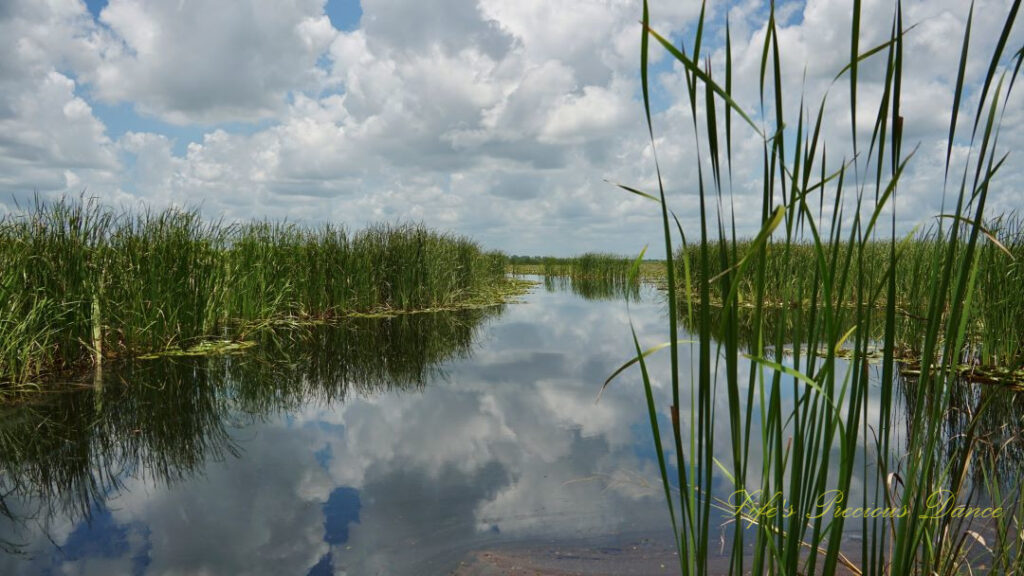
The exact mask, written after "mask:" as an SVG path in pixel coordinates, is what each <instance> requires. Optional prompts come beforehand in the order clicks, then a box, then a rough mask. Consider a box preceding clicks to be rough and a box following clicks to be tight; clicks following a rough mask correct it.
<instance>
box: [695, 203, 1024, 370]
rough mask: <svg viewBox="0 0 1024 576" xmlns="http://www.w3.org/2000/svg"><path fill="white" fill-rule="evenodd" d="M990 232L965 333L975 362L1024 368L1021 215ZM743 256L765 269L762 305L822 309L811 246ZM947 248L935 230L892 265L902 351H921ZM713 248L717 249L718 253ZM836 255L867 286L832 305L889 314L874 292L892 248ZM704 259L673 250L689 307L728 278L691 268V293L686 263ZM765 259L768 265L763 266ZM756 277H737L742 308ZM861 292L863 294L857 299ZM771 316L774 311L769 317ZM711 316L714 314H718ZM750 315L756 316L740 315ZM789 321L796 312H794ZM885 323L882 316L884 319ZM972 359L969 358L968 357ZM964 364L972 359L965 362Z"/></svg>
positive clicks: (716, 295) (713, 269) (875, 245)
mask: <svg viewBox="0 0 1024 576" xmlns="http://www.w3.org/2000/svg"><path fill="white" fill-rule="evenodd" d="M988 230H989V231H990V233H991V234H992V236H993V238H995V239H996V240H997V241H998V242H999V243H998V244H996V243H995V242H985V243H983V244H981V245H980V246H978V247H977V258H978V272H977V278H976V280H975V282H974V286H973V290H972V295H971V297H972V299H973V300H974V306H973V307H972V309H971V310H970V315H969V316H968V317H967V319H966V326H965V329H966V336H967V341H968V343H969V346H970V347H971V349H972V350H971V353H970V354H969V356H971V358H970V360H971V361H972V363H976V364H978V365H980V366H983V367H991V368H996V367H998V368H1003V369H1007V370H1011V371H1012V370H1017V369H1020V368H1021V367H1022V366H1024V331H1022V330H1021V326H1024V291H1021V290H1017V289H1015V288H1014V287H1015V286H1021V285H1024V232H1022V225H1021V219H1020V218H1019V217H1018V216H1017V215H1007V216H1003V217H1000V218H998V219H996V220H995V221H993V222H991V223H989V228H988ZM733 247H734V248H735V250H736V252H737V253H738V254H739V255H740V257H741V258H742V256H743V255H746V254H750V255H751V256H750V260H751V264H750V265H751V266H754V267H760V266H761V265H762V264H763V267H764V278H763V283H764V292H765V294H766V295H767V296H766V298H765V299H764V300H763V301H762V304H763V305H764V306H765V308H779V307H788V308H791V309H792V308H795V307H801V308H809V307H810V305H811V303H810V302H809V301H808V299H809V298H810V297H811V295H812V294H813V295H815V297H816V298H817V299H818V302H816V303H815V305H816V306H820V305H821V304H822V303H821V301H820V300H821V298H822V297H823V294H822V292H821V291H815V290H814V285H815V283H816V282H817V277H816V275H815V274H813V273H809V271H813V270H815V268H816V265H817V264H816V262H815V258H816V256H815V246H814V245H813V244H811V243H809V242H806V241H805V242H796V243H791V244H790V245H789V246H785V245H784V243H781V242H775V241H773V240H771V239H769V240H768V241H767V243H766V246H765V250H764V251H763V252H762V251H759V250H757V249H756V248H757V247H756V246H753V242H752V241H751V240H741V241H738V242H736V243H735V244H733ZM948 248H949V246H948V244H947V242H946V241H945V239H944V237H943V236H941V235H940V231H939V229H938V228H934V229H931V230H929V231H928V232H924V233H920V234H917V235H915V236H913V237H911V238H908V239H905V240H904V241H902V242H901V245H900V251H901V253H900V256H899V258H898V259H897V261H896V265H895V267H894V268H893V270H894V275H895V284H896V289H895V292H894V294H895V298H896V302H895V304H896V314H897V336H899V338H897V349H899V350H904V351H905V353H911V354H916V353H919V352H920V347H921V344H922V342H921V341H919V338H918V336H919V330H918V326H919V323H920V322H919V321H920V319H921V318H924V317H925V316H926V315H927V312H928V299H927V294H928V288H929V286H928V284H927V283H926V280H927V279H928V270H929V267H930V265H931V262H932V261H933V260H934V258H936V257H937V255H939V254H941V253H942V251H944V250H948ZM954 249H955V250H956V251H958V252H962V251H964V250H966V249H967V244H966V243H965V242H960V243H959V244H958V245H957V246H955V248H954ZM721 250H722V248H721V247H719V246H713V247H712V251H721ZM838 250H839V252H838V255H837V257H838V258H839V259H841V260H842V259H849V260H850V271H849V274H850V275H851V277H854V278H859V279H862V280H863V282H862V283H851V284H849V285H847V286H845V287H844V290H843V292H841V293H840V292H836V293H832V294H831V295H830V296H831V298H832V299H833V301H832V302H831V303H830V304H831V305H833V306H847V307H850V308H854V307H855V306H856V303H857V302H858V301H861V300H870V301H872V302H874V306H875V308H876V310H877V311H878V312H879V313H882V312H884V310H885V306H886V303H887V297H886V296H885V295H882V296H881V297H878V298H875V297H873V295H872V294H871V293H870V291H871V290H872V289H873V288H874V287H877V286H878V285H879V283H880V282H882V281H883V279H884V276H885V274H886V273H887V270H888V269H889V266H888V262H889V243H888V242H886V241H882V240H877V239H870V240H868V241H866V242H864V243H863V245H862V246H858V247H857V250H858V254H857V256H856V257H854V256H853V255H852V254H850V253H848V251H849V250H850V247H849V246H848V245H846V244H844V245H841V246H839V248H838ZM699 256H700V247H699V246H695V245H691V246H688V247H687V248H686V249H685V251H684V250H683V249H679V250H677V251H676V254H675V260H676V278H677V284H678V285H677V297H679V298H681V299H682V300H683V301H684V303H685V301H686V300H687V299H696V298H697V297H698V296H699V295H698V294H696V293H695V292H692V286H695V285H700V284H701V283H705V282H706V281H707V279H708V278H715V277H716V276H718V275H720V274H722V273H723V271H724V269H723V262H722V261H721V260H717V259H716V260H713V261H711V262H709V267H708V270H707V271H706V273H707V274H708V275H709V276H708V278H705V277H704V274H705V271H704V270H701V269H699V268H695V269H693V270H692V272H691V274H690V276H689V278H690V282H691V292H689V293H688V292H686V287H685V286H684V285H683V284H684V282H683V280H682V279H683V278H685V277H686V274H685V273H686V270H685V269H684V268H685V267H684V264H683V263H684V262H696V261H697V260H698V258H699ZM762 260H763V262H762ZM758 280H759V279H758V278H756V277H743V278H738V279H737V284H736V288H735V290H736V297H737V299H738V300H739V304H740V306H741V307H747V308H748V309H752V308H753V305H754V296H755V295H756V294H757V287H758ZM858 290H866V291H867V293H865V294H858ZM709 293H710V297H711V300H712V303H713V304H716V305H720V304H721V302H722V301H723V299H724V298H725V296H727V294H723V293H722V286H721V285H719V284H718V283H715V282H712V283H710V290H709ZM765 313H766V314H769V315H771V314H772V313H771V312H770V311H767V310H766V312H765ZM713 314H714V313H713ZM741 315H742V316H750V315H751V314H749V313H747V314H743V313H741ZM790 316H792V315H790ZM883 318H884V315H883ZM847 320H848V321H849V324H848V325H847V328H850V327H852V326H853V320H854V318H853V317H852V316H850V317H848V318H847ZM872 324H873V325H874V326H875V328H876V330H875V334H874V336H875V337H876V339H878V340H880V339H881V338H882V336H883V335H882V333H881V329H882V328H883V327H884V321H877V322H873V323H872ZM965 356H967V355H965ZM965 361H967V358H965Z"/></svg>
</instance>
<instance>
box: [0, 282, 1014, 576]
mask: <svg viewBox="0 0 1024 576" xmlns="http://www.w3.org/2000/svg"><path fill="white" fill-rule="evenodd" d="M614 296H615V295H614V294H611V293H609V292H608V291H605V290H601V291H597V292H594V291H588V290H583V289H582V288H581V287H573V286H571V285H566V284H565V283H562V284H557V283H549V286H548V287H547V288H544V287H537V288H536V289H535V290H534V291H533V292H532V293H531V294H529V295H528V296H526V297H525V298H524V301H523V302H522V303H516V304H511V305H508V306H506V307H504V308H492V309H484V310H472V311H465V312H461V313H456V314H414V315H407V316H401V317H397V318H394V319H356V320H352V321H349V322H345V323H343V324H340V325H335V326H320V327H315V328H314V329H312V330H298V331H291V332H289V331H288V330H283V329H282V330H280V331H278V332H277V334H276V335H275V336H274V337H272V338H271V337H264V338H263V339H262V340H261V341H260V342H259V344H258V346H257V347H256V348H255V349H252V350H249V351H246V352H245V353H242V354H239V355H230V356H223V357H213V358H165V359H158V360H149V361H140V362H135V363H121V364H112V365H108V366H106V367H105V368H104V372H103V374H102V377H101V378H98V379H97V380H96V381H95V382H94V381H93V380H92V379H91V378H90V379H89V381H88V382H87V383H86V384H87V385H78V386H75V387H74V391H72V392H61V393H48V394H43V395H40V396H39V397H38V398H39V399H38V401H36V402H33V403H32V404H30V405H27V406H16V407H9V408H6V409H4V411H3V413H2V414H0V548H2V552H0V573H3V574H40V573H74V574H112V573H119V574H120V573H124V574H132V573H134V574H169V573H174V574H184V573H188V574H192V573H208V574H241V573H248V574H398V575H402V574H417V575H419V574H450V573H452V572H453V571H454V570H456V569H457V568H458V567H459V566H460V563H461V562H463V561H464V560H466V559H467V558H470V557H472V556H473V555H474V554H476V553H478V552H479V551H484V550H520V551H522V550H528V551H539V552H537V553H538V554H548V553H550V552H551V551H557V550H572V549H577V550H578V549H584V550H603V551H611V552H609V555H610V556H612V557H613V556H614V555H615V553H616V551H619V550H631V549H632V547H633V546H635V545H637V544H638V543H640V545H641V546H653V549H654V550H656V551H657V552H656V553H653V554H652V557H658V558H661V560H659V561H658V562H657V563H656V564H655V566H654V567H653V569H654V571H656V572H658V571H659V570H660V564H661V563H668V564H669V565H671V563H672V560H671V544H670V538H671V536H670V524H669V517H668V512H667V510H666V508H665V505H664V493H663V491H662V485H661V478H660V475H659V472H658V467H657V460H656V454H655V452H654V447H653V442H652V438H651V433H650V424H649V421H648V416H647V409H646V404H645V400H644V395H643V390H642V387H641V385H640V383H639V379H638V377H637V374H636V370H635V369H634V370H633V371H631V372H629V373H627V374H626V375H625V376H624V377H622V378H620V379H619V380H617V381H616V382H614V383H613V384H612V385H611V386H610V387H609V388H608V389H607V390H606V391H605V393H604V394H603V396H602V398H601V401H600V402H599V403H595V400H596V398H597V395H598V392H599V390H600V389H601V384H602V383H603V382H604V380H605V378H607V377H608V375H610V374H611V373H612V372H613V371H614V370H615V369H616V368H618V366H619V365H621V364H622V362H624V361H625V360H626V359H627V358H628V357H629V356H630V355H631V351H632V350H633V342H632V339H631V336H630V330H629V323H630V319H632V322H633V325H634V327H635V328H636V331H637V333H638V334H639V335H640V339H641V346H642V347H644V348H646V347H648V346H652V345H655V344H659V343H660V342H661V341H663V340H664V339H665V337H666V335H665V331H666V327H665V326H666V323H665V310H664V308H665V306H664V304H663V301H662V298H661V297H660V295H659V294H658V293H657V292H656V291H655V290H653V289H652V288H647V287H645V288H643V289H641V293H640V294H639V295H637V294H632V293H631V294H630V296H631V303H630V305H629V308H628V309H627V306H626V303H625V302H624V301H623V300H622V299H620V298H615V297H614ZM636 296H639V297H638V298H637V297H636ZM682 338H688V337H687V336H685V335H684V336H682ZM694 350H695V347H691V346H689V345H684V346H683V348H682V351H681V355H680V356H681V357H680V360H681V368H680V370H681V374H682V375H683V380H684V381H688V375H689V374H690V373H691V364H690V363H691V359H693V358H695V352H694ZM846 367H847V365H845V364H844V363H843V362H839V366H838V368H837V369H838V370H839V371H840V372H842V371H844V370H845V369H846ZM650 369H651V374H652V376H653V378H654V394H655V401H656V403H657V405H658V406H659V410H660V412H661V414H660V418H661V429H662V433H663V434H664V435H665V438H664V439H663V441H664V442H665V446H666V447H668V446H670V445H671V444H670V442H671V441H670V438H669V435H670V432H669V430H670V424H669V421H668V414H667V413H668V409H667V407H668V405H669V404H670V403H671V398H670V396H671V394H670V389H669V382H670V378H669V368H668V366H667V357H666V355H665V354H664V353H663V354H661V355H660V356H659V357H654V358H652V360H651V366H650ZM746 370H747V368H746V365H744V366H741V367H740V372H741V374H743V373H746ZM717 372H718V373H719V377H720V379H721V378H724V366H720V367H719V368H718V370H717ZM876 376H877V375H876ZM876 380H877V378H876ZM781 384H782V385H781V387H780V394H781V402H782V403H783V405H784V407H783V413H787V411H788V410H790V409H792V405H793V402H794V397H795V391H794V387H793V380H792V378H790V377H789V376H783V378H782V382H781ZM64 388H65V389H66V388H67V386H65V387H64ZM740 392H741V396H742V397H744V398H745V397H746V387H745V385H744V384H743V383H741V385H740ZM684 394H685V395H689V392H688V391H684ZM976 400H977V399H976V398H969V397H965V398H964V402H966V404H968V405H969V404H974V403H975V402H976ZM713 403H714V409H715V411H716V413H718V414H720V415H723V416H722V417H721V418H719V419H718V420H717V421H716V424H715V426H716V432H715V436H716V438H717V439H720V441H719V440H716V446H715V447H714V452H715V457H716V458H717V459H718V460H719V461H720V462H723V463H729V462H731V452H730V447H729V443H728V437H729V430H728V422H727V420H728V419H727V418H726V417H725V416H724V415H725V414H727V413H728V401H727V398H726V395H725V394H724V392H721V391H720V393H717V394H715V395H714V396H713ZM877 404H878V386H877V384H875V385H873V388H872V390H871V398H870V401H869V402H868V406H867V410H868V418H867V419H868V421H869V422H872V421H875V420H876V419H877V410H878V406H877ZM685 408H686V407H685V405H684V411H683V414H682V418H683V421H684V422H686V421H687V419H688V417H689V415H688V414H687V413H686V412H685ZM906 410H909V409H908V408H906V405H905V402H903V400H902V399H900V396H899V393H897V399H896V405H895V407H894V411H895V413H896V415H895V416H894V423H893V429H892V430H891V434H892V436H891V437H892V441H893V446H894V447H896V449H899V447H901V446H902V445H903V443H904V442H905V434H904V430H905V427H906V415H905V411H906ZM1010 419H1011V418H1010V417H1009V416H1002V417H1001V419H997V421H995V422H994V423H992V426H990V427H991V428H993V429H995V430H998V429H1001V425H1002V423H1003V422H1006V421H1008V420H1010ZM951 422H952V420H951ZM759 425H760V424H759V411H758V410H755V413H754V417H753V422H752V426H754V427H755V430H756V429H757V427H758V426H759ZM950 433H951V436H955V435H956V434H957V433H958V432H957V431H956V430H954V429H953V428H951V432H950ZM872 438H873V436H872ZM758 445H759V443H757V442H754V443H753V446H754V448H753V449H752V452H751V454H750V469H751V470H759V469H760V467H761V460H762V458H764V457H765V455H762V454H760V453H758V451H757V450H758V449H757V446H758ZM873 446H874V442H873V440H872V441H871V442H869V443H868V444H867V447H866V448H865V445H864V442H863V439H862V440H861V443H860V446H859V447H858V449H857V454H856V456H855V458H856V460H857V464H856V465H855V466H856V468H857V469H861V468H862V467H863V459H864V458H865V457H867V458H872V459H874V458H875V456H874V455H873ZM1021 452H1024V450H1022V449H1015V451H1014V452H1013V453H1014V454H1020V453H1021ZM668 458H669V461H670V466H671V465H672V460H673V454H672V453H671V452H670V453H669V454H668ZM838 459H839V453H838V451H837V450H833V451H832V457H831V462H832V463H833V465H834V463H835V462H837V461H838ZM872 461H873V460H872ZM673 476H674V473H673ZM749 484H750V488H751V489H756V487H757V486H758V485H759V480H758V479H757V478H756V477H754V475H753V474H752V476H751V478H750V480H749ZM873 486H874V484H873V482H872V481H864V479H863V478H861V477H856V478H854V481H853V484H852V485H851V487H850V490H849V493H848V497H849V501H850V502H859V501H860V500H861V499H862V497H863V494H864V493H865V492H864V491H865V489H867V490H869V492H868V493H869V494H870V493H872V492H873V491H874V489H873ZM732 491H733V489H732V485H731V484H730V483H729V482H728V481H726V480H725V478H723V477H722V476H721V475H720V474H717V471H716V476H715V480H714V487H713V492H714V493H715V495H716V496H718V497H719V498H723V499H725V498H728V496H729V494H731V493H732ZM712 526H713V527H714V528H713V530H716V531H718V530H721V534H718V533H715V534H712V535H711V538H710V540H711V542H712V543H713V544H716V546H715V547H716V548H718V546H717V544H718V543H719V542H721V545H722V546H724V549H725V550H728V546H725V541H724V540H720V538H722V539H726V538H728V537H729V535H730V534H731V531H732V529H731V527H728V526H726V527H725V528H721V529H720V528H717V527H715V526H717V522H713V523H712ZM859 526H860V523H859V522H849V523H848V525H847V529H848V530H849V531H850V532H849V533H848V535H847V537H846V539H845V541H844V542H845V543H844V548H845V549H847V550H848V551H849V552H850V555H851V556H852V557H854V558H856V556H857V553H858V551H859V546H860V542H861V538H860V536H859V535H858V534H857V533H856V530H858V529H859ZM651 543H653V544H651ZM716 552H718V550H713V551H712V552H711V553H712V556H714V555H715V553H716ZM630 561H632V560H630ZM721 561H722V559H717V560H716V559H713V560H712V563H713V564H714V563H715V562H718V563H721ZM723 570H725V568H723ZM612 571H614V570H612Z"/></svg>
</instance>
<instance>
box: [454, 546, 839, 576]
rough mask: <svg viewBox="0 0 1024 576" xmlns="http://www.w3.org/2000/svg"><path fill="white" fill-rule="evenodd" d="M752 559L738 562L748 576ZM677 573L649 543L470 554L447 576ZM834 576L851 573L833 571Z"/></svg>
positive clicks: (675, 560) (723, 561) (716, 560)
mask: <svg viewBox="0 0 1024 576" xmlns="http://www.w3.org/2000/svg"><path fill="white" fill-rule="evenodd" d="M752 561H753V559H752V558H749V557H748V558H747V559H746V560H745V561H744V568H745V572H744V573H745V574H752V572H751V566H752V563H753V562H752ZM707 567H708V573H709V574H722V575H726V574H729V558H728V557H727V556H717V557H711V558H708V563H707ZM674 574H679V557H678V555H677V553H676V551H675V550H673V549H671V548H669V547H667V546H664V545H661V544H655V543H652V542H650V541H640V542H637V543H635V544H629V545H623V546H604V547H593V546H585V545H579V546H563V547H557V548H555V547H550V548H544V547H525V548H508V549H506V548H493V549H487V550H478V551H474V552H470V553H469V554H467V555H466V557H465V558H464V559H463V560H462V562H460V563H459V567H458V568H457V569H456V570H454V571H453V572H452V573H451V575H452V576H582V575H586V576H667V575H674ZM835 574H837V575H840V576H846V575H850V574H854V572H852V571H850V570H847V569H846V568H844V567H842V566H839V567H837V569H836V572H835Z"/></svg>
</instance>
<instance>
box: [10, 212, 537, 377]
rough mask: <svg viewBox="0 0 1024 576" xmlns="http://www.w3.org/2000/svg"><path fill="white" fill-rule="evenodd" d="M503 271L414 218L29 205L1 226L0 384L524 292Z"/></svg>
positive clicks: (493, 259)
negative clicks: (390, 220) (270, 216)
mask: <svg viewBox="0 0 1024 576" xmlns="http://www.w3.org/2000/svg"><path fill="white" fill-rule="evenodd" d="M506 266H507V261H506V257H505V256H504V255H503V254H501V253H498V252H484V251H483V250H481V249H480V247H479V246H478V245H477V244H476V243H474V242H472V241H470V240H468V239H466V238H462V237H456V236H450V235H446V234H440V233H437V232H434V231H431V230H428V229H426V228H425V227H423V226H419V225H380V226H374V227H370V228H367V229H365V230H362V231H359V232H355V233H349V232H346V231H345V230H343V229H340V228H336V227H334V226H330V225H324V226H321V227H317V228H305V227H301V226H297V225H295V224H286V223H271V222H252V223H243V224H230V225H229V224H225V223H223V222H207V221H204V220H203V219H202V218H201V217H200V215H199V213H198V212H197V211H196V210H180V209H167V210H163V211H150V210H147V211H144V212H140V213H128V212H123V213H121V212H115V211H113V210H111V209H109V208H105V207H103V206H101V205H100V204H99V203H98V202H97V201H95V200H90V199H77V200H68V199H62V200H59V201H56V202H51V203H44V202H41V201H38V200H37V201H36V202H35V204H33V205H32V206H30V207H28V208H27V209H26V210H23V211H22V212H20V213H15V214H12V215H7V216H5V217H4V218H3V219H2V220H0V382H8V383H15V384H24V383H27V382H30V381H32V380H33V379H35V378H37V377H38V376H39V375H41V374H43V373H46V372H52V371H55V370H61V369H68V368H74V367H77V366H81V365H83V364H87V363H89V362H93V363H99V362H101V361H102V359H104V358H111V357H124V356H133V355H138V354H146V353H154V352H160V351H163V350H168V349H178V350H183V349H189V348H191V347H193V346H195V345H196V344H197V343H198V342H200V341H202V340H206V339H211V338H215V339H224V338H227V339H235V338H242V339H244V338H245V337H246V336H247V335H248V334H250V333H251V332H253V331H254V330H258V329H260V328H263V327H266V326H268V325H271V324H273V323H274V322H275V321H278V320H281V319H288V320H290V321H308V320H313V319H329V318H337V317H340V316H344V315H346V314H350V313H355V312H362V313H375V314H382V313H383V314H387V313H393V312H397V311H414V310H437V309H451V308H458V307H462V306H482V305H493V304H495V303H498V302H501V301H502V300H503V299H504V298H506V297H507V296H508V295H509V294H510V293H516V292H521V291H522V290H523V287H522V286H521V285H519V284H514V283H511V282H510V281H509V280H508V279H507V278H506V275H505V268H506Z"/></svg>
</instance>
